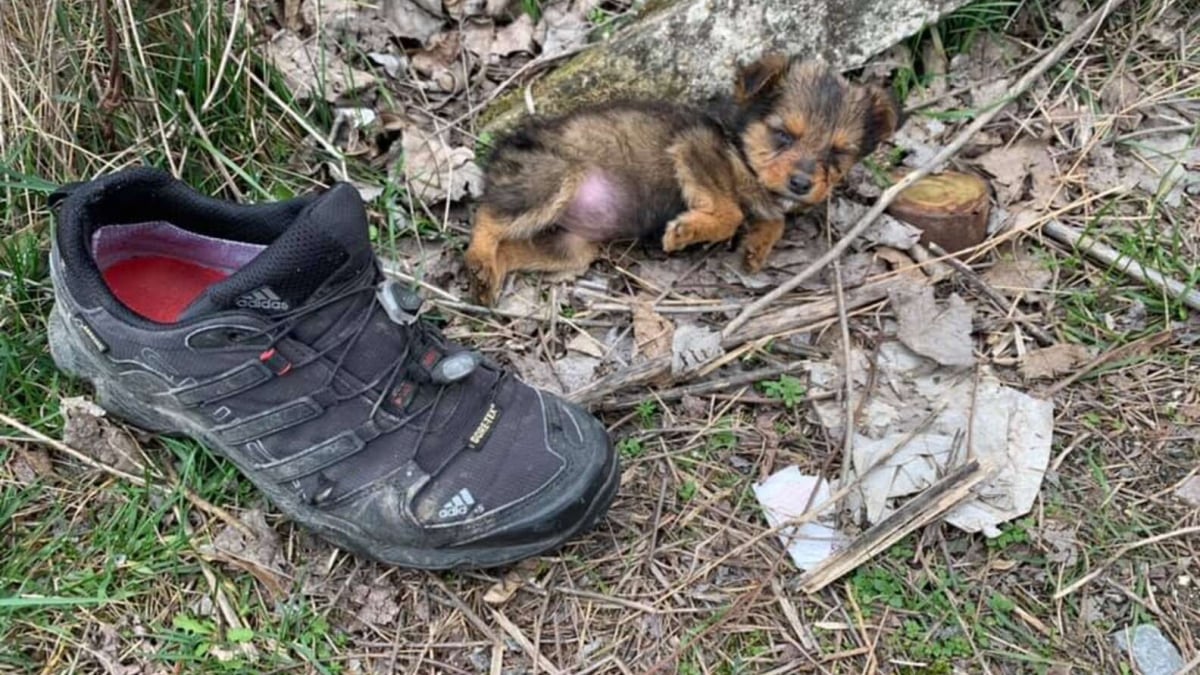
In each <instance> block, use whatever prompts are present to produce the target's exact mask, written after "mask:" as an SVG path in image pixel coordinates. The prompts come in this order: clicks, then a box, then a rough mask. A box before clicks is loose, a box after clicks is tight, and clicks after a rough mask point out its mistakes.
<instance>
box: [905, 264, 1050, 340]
mask: <svg viewBox="0 0 1200 675" xmlns="http://www.w3.org/2000/svg"><path fill="white" fill-rule="evenodd" d="M929 250H931V251H933V252H934V253H935V254H937V255H938V256H939V257H940V258H942V260H941V262H943V263H945V264H948V265H949V266H950V267H951V268H953V269H954V271H956V272H958V273H959V274H961V275H962V276H963V278H964V279H966V280H967V283H969V284H970V285H972V286H974V287H975V290H977V291H979V292H980V293H982V294H983V297H985V298H987V299H988V300H989V301H990V302H991V303H992V306H993V307H995V308H996V309H998V310H1000V311H1001V312H1007V311H1009V305H1010V300H1009V298H1008V297H1007V296H1005V295H1004V294H1003V293H1001V292H1000V291H998V290H996V289H995V288H993V287H992V285H991V284H989V283H988V282H987V281H985V280H984V278H983V277H981V276H979V275H978V274H976V273H975V270H973V269H971V268H970V266H968V265H967V264H966V263H964V262H963V261H961V260H959V259H958V258H955V257H954V256H952V255H950V254H948V253H946V251H945V250H944V249H943V248H942V247H941V246H938V245H937V244H935V243H932V242H930V244H929ZM1012 318H1013V321H1016V322H1017V323H1019V324H1021V327H1022V328H1024V329H1025V330H1027V331H1029V334H1030V335H1032V336H1033V339H1035V340H1037V341H1038V343H1039V344H1041V345H1042V346H1043V347H1049V346H1050V345H1052V344H1054V338H1053V337H1051V335H1050V334H1049V333H1047V332H1046V331H1045V330H1044V329H1042V327H1041V326H1039V325H1037V324H1036V323H1034V322H1033V320H1031V319H1030V318H1029V317H1027V316H1025V315H1023V314H1014V316H1013V317H1012Z"/></svg>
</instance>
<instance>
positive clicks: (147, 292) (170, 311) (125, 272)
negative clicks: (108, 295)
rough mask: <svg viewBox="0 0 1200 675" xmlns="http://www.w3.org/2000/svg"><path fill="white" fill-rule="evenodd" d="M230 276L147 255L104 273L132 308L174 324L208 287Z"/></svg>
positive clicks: (161, 321) (145, 315)
mask: <svg viewBox="0 0 1200 675" xmlns="http://www.w3.org/2000/svg"><path fill="white" fill-rule="evenodd" d="M227 276H229V275H228V274H226V273H225V272H222V271H220V270H214V269H212V268H210V267H205V266H203V265H197V264H196V263H191V262H187V261H185V260H179V259H177V258H167V257H163V256H145V257H137V258H129V259H128V260H122V261H121V262H119V263H117V264H115V265H113V266H112V267H109V268H108V269H106V270H104V281H105V282H106V283H107V284H108V287H109V289H111V290H112V292H113V295H115V296H117V299H118V300H120V301H121V302H122V303H124V304H125V306H126V307H128V308H129V309H131V310H133V311H135V312H137V313H138V314H140V315H142V316H144V317H145V318H147V319H150V320H151V321H157V322H159V323H174V322H175V321H176V320H177V319H178V318H179V315H180V314H181V313H182V312H183V310H184V309H186V308H187V306H188V305H190V304H192V301H193V300H195V299H196V298H197V297H199V296H200V294H201V293H203V292H204V290H205V289H206V288H208V287H209V286H212V285H213V284H215V283H217V282H219V281H224V280H225V278H226V277H227Z"/></svg>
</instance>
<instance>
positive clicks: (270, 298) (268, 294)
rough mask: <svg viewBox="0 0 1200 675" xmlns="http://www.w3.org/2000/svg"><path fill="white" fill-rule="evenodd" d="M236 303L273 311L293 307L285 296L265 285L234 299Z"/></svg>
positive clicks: (246, 306)
mask: <svg viewBox="0 0 1200 675" xmlns="http://www.w3.org/2000/svg"><path fill="white" fill-rule="evenodd" d="M234 304H235V305H237V306H238V307H241V308H243V309H269V310H272V311H286V310H289V309H291V306H290V305H288V304H287V301H285V300H284V299H283V298H281V297H279V296H278V295H276V294H275V291H273V290H271V289H270V288H267V287H266V286H263V287H262V288H257V289H255V290H253V291H250V292H249V293H247V294H245V295H243V296H241V297H239V298H238V299H237V300H235V301H234Z"/></svg>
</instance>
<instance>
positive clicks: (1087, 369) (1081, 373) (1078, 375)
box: [1038, 328, 1175, 400]
mask: <svg viewBox="0 0 1200 675" xmlns="http://www.w3.org/2000/svg"><path fill="white" fill-rule="evenodd" d="M1173 339H1175V331H1174V330H1173V329H1171V328H1168V329H1167V330H1164V331H1162V332H1160V333H1154V334H1153V335H1147V336H1146V337H1143V338H1138V339H1137V340H1134V341H1133V342H1130V343H1129V344H1125V345H1121V346H1120V347H1117V348H1116V349H1111V350H1109V351H1107V352H1104V353H1101V354H1097V355H1096V358H1094V359H1092V360H1091V361H1088V362H1087V363H1085V364H1083V365H1082V366H1080V367H1079V368H1076V369H1075V371H1074V372H1072V373H1071V374H1070V375H1068V376H1066V377H1065V378H1063V379H1061V380H1059V381H1058V382H1055V383H1054V384H1052V385H1050V386H1049V387H1046V388H1045V389H1043V390H1042V391H1040V392H1038V398H1042V399H1047V400H1048V399H1051V398H1054V396H1055V395H1056V394H1058V392H1060V391H1062V390H1063V389H1066V388H1067V387H1069V386H1071V385H1072V384H1075V383H1076V382H1078V381H1079V380H1080V379H1082V378H1084V377H1086V376H1087V375H1089V374H1091V372H1092V371H1094V370H1096V369H1097V368H1099V367H1100V366H1102V365H1104V364H1106V363H1108V362H1109V361H1116V360H1117V359H1123V358H1125V357H1126V356H1129V355H1131V354H1134V353H1136V352H1139V351H1143V350H1147V349H1152V348H1154V347H1157V346H1159V345H1162V344H1166V343H1168V342H1170V341H1171V340H1173Z"/></svg>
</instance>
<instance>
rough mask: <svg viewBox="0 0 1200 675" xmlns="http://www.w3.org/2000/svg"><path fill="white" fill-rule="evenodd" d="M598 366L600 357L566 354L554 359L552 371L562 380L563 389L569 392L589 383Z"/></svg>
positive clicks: (593, 377) (594, 375)
mask: <svg viewBox="0 0 1200 675" xmlns="http://www.w3.org/2000/svg"><path fill="white" fill-rule="evenodd" d="M599 366H600V359H597V358H595V357H592V356H580V355H577V354H568V355H566V356H564V357H562V358H561V359H556V360H555V361H554V372H555V374H556V375H558V379H559V381H561V382H562V387H563V391H564V392H567V393H570V392H573V391H578V390H579V389H583V388H584V387H586V386H587V385H589V384H591V383H592V380H594V379H596V368H597V367H599Z"/></svg>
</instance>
